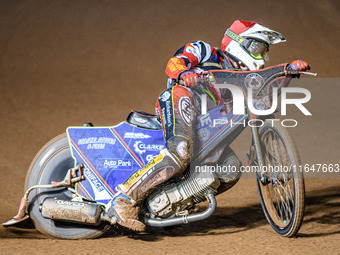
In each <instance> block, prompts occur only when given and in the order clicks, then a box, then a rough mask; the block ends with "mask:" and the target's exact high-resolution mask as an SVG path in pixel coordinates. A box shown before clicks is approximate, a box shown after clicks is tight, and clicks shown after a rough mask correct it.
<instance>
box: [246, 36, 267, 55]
mask: <svg viewBox="0 0 340 255" xmlns="http://www.w3.org/2000/svg"><path fill="white" fill-rule="evenodd" d="M268 48H269V46H268V44H266V43H263V42H259V41H255V40H251V41H250V42H249V43H248V46H247V51H248V52H249V53H250V55H251V56H252V57H253V58H255V59H264V58H265V56H266V53H267V52H268Z"/></svg>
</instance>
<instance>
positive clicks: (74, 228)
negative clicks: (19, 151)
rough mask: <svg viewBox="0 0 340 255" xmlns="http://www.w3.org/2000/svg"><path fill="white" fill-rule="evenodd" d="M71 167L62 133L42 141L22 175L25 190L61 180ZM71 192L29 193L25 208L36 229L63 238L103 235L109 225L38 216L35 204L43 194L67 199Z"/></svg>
mask: <svg viewBox="0 0 340 255" xmlns="http://www.w3.org/2000/svg"><path fill="white" fill-rule="evenodd" d="M73 167H74V159H73V158H72V156H71V151H70V147H69V143H68V139H67V136H66V134H61V135H59V136H57V137H56V138H54V139H53V140H51V141H50V142H49V143H48V144H46V145H45V146H44V147H43V148H42V149H41V150H40V152H39V153H38V154H37V155H36V157H35V158H34V159H33V161H32V163H31V166H30V168H29V171H28V174H27V177H26V190H27V189H28V188H30V187H32V186H33V185H39V184H40V185H42V184H51V182H52V181H62V180H63V179H64V177H65V175H66V173H67V171H68V170H69V169H70V168H73ZM72 194H73V193H72V192H71V191H69V190H68V189H67V188H64V187H63V188H54V189H42V188H40V189H35V190H33V191H32V192H31V193H30V195H29V198H28V200H29V205H28V211H29V215H30V217H31V219H32V220H33V222H34V225H35V227H36V228H37V230H39V231H40V232H42V233H43V234H46V235H49V236H53V237H57V238H63V239H87V238H95V237H98V236H100V235H102V234H104V233H105V232H106V231H107V230H108V229H109V225H108V224H106V223H102V224H101V225H99V226H89V225H80V224H75V223H68V222H61V221H54V220H51V219H46V218H44V217H42V215H41V212H40V210H39V207H40V205H41V203H42V202H43V201H44V199H45V198H47V197H57V198H59V199H64V200H71V199H72Z"/></svg>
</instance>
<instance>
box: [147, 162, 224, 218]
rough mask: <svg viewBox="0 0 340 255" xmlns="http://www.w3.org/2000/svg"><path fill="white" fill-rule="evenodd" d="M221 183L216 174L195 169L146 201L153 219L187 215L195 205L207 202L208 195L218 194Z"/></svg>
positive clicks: (162, 188) (163, 187)
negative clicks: (210, 193)
mask: <svg viewBox="0 0 340 255" xmlns="http://www.w3.org/2000/svg"><path fill="white" fill-rule="evenodd" d="M219 185H220V181H219V180H218V178H217V177H216V175H215V173H211V172H209V171H207V172H202V171H195V170H194V169H193V168H192V169H190V170H189V171H188V173H186V174H185V175H184V176H183V178H182V179H181V180H180V181H178V182H176V183H171V184H168V185H165V186H161V187H160V188H158V189H157V190H156V191H155V192H154V193H153V194H152V195H151V196H150V197H149V198H148V199H147V201H146V206H147V208H148V210H149V212H150V213H151V215H152V217H160V218H167V217H173V216H176V215H180V214H181V213H187V212H188V210H190V209H192V208H194V205H195V204H197V203H200V202H203V201H205V200H206V197H205V196H206V194H207V193H209V192H212V193H216V190H217V188H218V186H219Z"/></svg>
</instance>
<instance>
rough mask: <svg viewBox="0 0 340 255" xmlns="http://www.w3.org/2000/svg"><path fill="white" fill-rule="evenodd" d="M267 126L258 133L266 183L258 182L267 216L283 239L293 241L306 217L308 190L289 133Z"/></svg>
mask: <svg viewBox="0 0 340 255" xmlns="http://www.w3.org/2000/svg"><path fill="white" fill-rule="evenodd" d="M272 123H273V122H268V121H267V122H265V124H264V125H263V126H262V127H261V128H260V130H259V138H260V141H261V147H262V154H263V161H264V162H263V164H264V170H266V172H265V175H266V176H267V177H268V181H267V182H261V181H260V179H259V178H257V188H258V192H259V195H260V199H261V205H262V209H263V211H264V214H265V216H266V218H267V220H268V222H269V223H270V225H271V226H272V228H273V229H274V230H275V231H276V232H277V233H278V234H279V235H281V236H285V237H292V236H294V235H295V234H296V233H297V232H298V230H299V229H300V227H301V224H302V221H303V216H304V200H305V186H304V178H303V172H301V171H299V170H300V169H299V166H300V164H301V163H300V157H299V154H298V152H297V149H296V147H295V144H294V143H293V141H292V139H291V138H290V136H289V134H288V132H287V131H286V130H285V129H284V128H283V127H282V126H280V125H277V124H272Z"/></svg>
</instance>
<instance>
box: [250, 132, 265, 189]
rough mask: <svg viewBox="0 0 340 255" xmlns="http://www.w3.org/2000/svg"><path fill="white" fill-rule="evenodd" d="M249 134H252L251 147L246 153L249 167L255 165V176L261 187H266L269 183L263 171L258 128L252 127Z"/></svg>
mask: <svg viewBox="0 0 340 255" xmlns="http://www.w3.org/2000/svg"><path fill="white" fill-rule="evenodd" d="M251 133H252V145H251V147H250V151H249V152H248V153H247V155H248V159H249V164H250V165H253V166H255V165H257V169H256V172H255V173H256V175H257V177H258V178H259V180H260V181H261V182H262V184H263V185H266V184H268V183H269V178H268V176H267V175H266V174H265V173H264V171H263V167H262V166H263V163H264V160H263V154H262V148H261V142H260V136H259V127H255V126H252V127H251Z"/></svg>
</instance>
